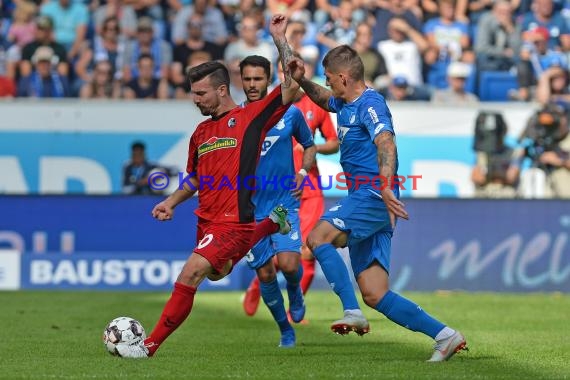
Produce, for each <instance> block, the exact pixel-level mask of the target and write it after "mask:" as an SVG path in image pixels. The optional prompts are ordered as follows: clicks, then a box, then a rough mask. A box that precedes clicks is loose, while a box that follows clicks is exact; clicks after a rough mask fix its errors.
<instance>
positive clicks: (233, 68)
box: [226, 58, 247, 104]
mask: <svg viewBox="0 0 570 380" xmlns="http://www.w3.org/2000/svg"><path fill="white" fill-rule="evenodd" d="M240 61H241V58H234V59H233V60H231V61H226V62H227V63H226V65H227V67H228V71H229V73H230V94H231V95H232V99H233V100H234V101H235V102H236V104H242V103H243V102H245V101H246V100H247V97H246V96H245V92H244V91H243V82H242V81H241V71H240V69H239V63H240Z"/></svg>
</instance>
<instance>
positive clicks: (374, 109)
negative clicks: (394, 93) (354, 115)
mask: <svg viewBox="0 0 570 380" xmlns="http://www.w3.org/2000/svg"><path fill="white" fill-rule="evenodd" d="M359 112H360V120H361V121H362V124H363V127H364V128H366V131H367V132H368V134H369V135H370V139H371V140H374V138H375V137H376V136H378V135H379V134H380V133H382V132H384V131H389V132H390V133H392V134H395V133H394V127H393V126H392V115H391V114H390V110H388V106H387V105H386V102H384V100H383V99H379V98H372V99H369V101H367V102H365V103H362V106H361V107H360V109H359Z"/></svg>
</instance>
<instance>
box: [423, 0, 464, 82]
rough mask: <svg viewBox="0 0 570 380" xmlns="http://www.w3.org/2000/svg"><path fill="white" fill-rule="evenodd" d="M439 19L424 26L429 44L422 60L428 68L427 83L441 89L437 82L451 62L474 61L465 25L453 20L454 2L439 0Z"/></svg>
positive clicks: (453, 0)
mask: <svg viewBox="0 0 570 380" xmlns="http://www.w3.org/2000/svg"><path fill="white" fill-rule="evenodd" d="M439 14H440V17H439V18H435V19H431V20H429V21H428V22H427V23H426V24H425V25H424V35H425V36H426V38H427V41H428V43H429V50H428V51H427V52H426V54H425V55H424V60H425V62H426V64H427V65H429V66H430V69H429V72H428V81H429V83H430V84H432V85H434V86H436V87H441V86H442V83H440V82H438V81H437V78H438V77H440V75H441V74H442V73H445V72H446V70H447V66H448V65H449V62H451V61H463V62H467V63H472V62H474V60H475V56H474V55H473V52H472V51H470V40H469V32H468V28H467V25H466V24H464V23H462V22H459V21H456V20H455V0H439Z"/></svg>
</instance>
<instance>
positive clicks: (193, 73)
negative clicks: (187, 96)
mask: <svg viewBox="0 0 570 380" xmlns="http://www.w3.org/2000/svg"><path fill="white" fill-rule="evenodd" d="M187 77H188V82H189V83H190V87H192V83H194V82H198V81H201V80H202V79H204V78H206V77H210V82H211V83H212V86H213V87H215V88H217V87H219V86H221V85H223V84H224V85H226V86H227V87H228V91H229V87H230V73H229V72H228V69H227V67H226V66H224V64H222V63H220V62H216V61H210V62H205V63H202V64H200V65H198V66H194V67H192V68H190V69H189V70H188V75H187Z"/></svg>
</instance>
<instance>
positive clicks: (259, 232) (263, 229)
mask: <svg viewBox="0 0 570 380" xmlns="http://www.w3.org/2000/svg"><path fill="white" fill-rule="evenodd" d="M277 231H279V225H278V224H277V223H275V222H273V221H272V220H271V219H269V218H265V219H263V220H262V221H261V222H259V223H257V224H256V225H255V231H253V237H252V239H251V245H255V244H256V243H257V242H258V241H260V240H261V239H262V238H264V237H265V236H267V235H271V234H274V233H276V232H277Z"/></svg>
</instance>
